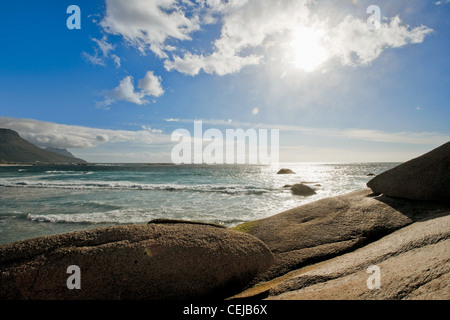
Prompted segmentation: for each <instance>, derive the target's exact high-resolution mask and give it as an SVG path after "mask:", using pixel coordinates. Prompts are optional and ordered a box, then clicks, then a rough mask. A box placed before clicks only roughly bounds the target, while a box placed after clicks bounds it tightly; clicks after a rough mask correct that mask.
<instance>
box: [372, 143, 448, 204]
mask: <svg viewBox="0 0 450 320" xmlns="http://www.w3.org/2000/svg"><path fill="white" fill-rule="evenodd" d="M367 186H368V187H369V188H370V189H372V191H373V192H374V193H382V194H385V195H387V196H391V197H397V198H405V199H412V200H430V201H447V202H448V201H450V142H448V143H446V144H444V145H443V146H441V147H439V148H437V149H435V150H433V151H431V152H429V153H427V154H425V155H423V156H421V157H418V158H416V159H413V160H411V161H408V162H406V163H404V164H401V165H399V166H397V167H395V168H393V169H391V170H389V171H386V172H384V173H382V174H380V175H378V176H377V177H375V178H374V179H372V180H371V181H369V182H368V183H367Z"/></svg>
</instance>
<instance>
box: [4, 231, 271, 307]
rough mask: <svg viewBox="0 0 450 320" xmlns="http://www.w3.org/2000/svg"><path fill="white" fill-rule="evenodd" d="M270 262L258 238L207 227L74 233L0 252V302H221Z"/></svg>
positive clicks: (12, 245) (25, 243)
mask: <svg viewBox="0 0 450 320" xmlns="http://www.w3.org/2000/svg"><path fill="white" fill-rule="evenodd" d="M272 260H273V256H272V254H271V252H270V250H269V249H268V248H267V246H266V245H265V244H264V243H262V242H261V241H260V240H258V239H257V238H255V237H253V236H251V235H246V234H243V233H239V232H235V231H232V230H229V229H225V228H218V227H215V226H211V225H201V224H190V223H179V222H178V223H150V224H148V225H131V226H118V227H110V228H102V229H96V230H90V231H81V232H75V233H70V234H63V235H55V236H47V237H41V238H36V239H30V240H25V241H20V242H16V243H11V244H7V245H3V246H1V247H0V299H33V300H34V299H38V300H42V299H84V300H86V299H87V300H91V299H102V300H103V299H133V300H137V299H145V300H185V299H214V298H225V297H227V296H229V295H230V294H232V293H233V292H236V291H239V290H241V289H242V288H243V287H244V286H246V285H247V284H248V283H249V282H250V281H251V280H252V279H253V278H254V277H255V276H256V275H257V274H259V273H261V272H263V271H265V270H266V269H267V268H268V267H269V266H270V265H271V263H272ZM69 266H77V267H79V275H80V277H79V280H80V284H81V289H76V288H75V289H72V290H70V289H69V288H68V285H67V282H68V281H69V282H70V283H72V281H74V283H75V284H76V282H77V281H76V278H71V279H69V278H70V277H72V276H74V277H75V276H76V272H77V271H76V270H75V269H73V270H75V271H73V270H72V269H69V270H68V268H69ZM68 271H69V273H68ZM72 272H75V273H73V274H72Z"/></svg>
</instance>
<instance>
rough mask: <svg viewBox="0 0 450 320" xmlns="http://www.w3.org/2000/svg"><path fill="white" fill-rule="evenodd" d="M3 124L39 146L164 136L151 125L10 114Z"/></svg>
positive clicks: (146, 141)
mask: <svg viewBox="0 0 450 320" xmlns="http://www.w3.org/2000/svg"><path fill="white" fill-rule="evenodd" d="M0 128H8V129H12V130H14V131H17V132H18V133H19V134H20V136H21V137H22V138H24V139H26V140H28V141H29V142H31V143H33V144H36V145H37V146H40V147H55V148H68V149H70V148H94V147H97V146H99V145H100V144H104V143H120V142H127V143H132V144H145V145H148V144H151V143H154V142H157V141H159V140H161V139H163V138H164V137H161V136H159V135H160V134H161V131H155V130H152V129H151V128H150V127H142V128H141V129H142V130H139V131H126V130H109V129H96V128H89V127H83V126H71V125H64V124H57V123H52V122H44V121H38V120H32V119H16V118H8V117H0Z"/></svg>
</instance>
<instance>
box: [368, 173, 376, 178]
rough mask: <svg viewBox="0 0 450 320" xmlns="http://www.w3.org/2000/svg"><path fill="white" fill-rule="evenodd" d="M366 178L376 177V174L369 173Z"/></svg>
mask: <svg viewBox="0 0 450 320" xmlns="http://www.w3.org/2000/svg"><path fill="white" fill-rule="evenodd" d="M366 176H367V177H375V174H374V173H368V174H367V175H366Z"/></svg>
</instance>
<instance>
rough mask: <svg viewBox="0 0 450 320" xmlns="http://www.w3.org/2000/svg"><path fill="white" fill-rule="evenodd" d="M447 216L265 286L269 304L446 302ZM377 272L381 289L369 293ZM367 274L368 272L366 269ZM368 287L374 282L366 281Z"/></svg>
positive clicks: (449, 273) (449, 279)
mask: <svg viewBox="0 0 450 320" xmlns="http://www.w3.org/2000/svg"><path fill="white" fill-rule="evenodd" d="M449 213H450V211H447V213H446V214H447V215H446V216H443V217H438V218H435V219H429V220H424V221H420V222H416V223H414V224H412V225H410V226H407V227H405V228H402V229H400V230H398V231H396V232H394V233H392V234H390V235H388V236H386V237H384V238H382V239H380V240H378V241H376V242H373V243H371V244H369V245H367V246H365V247H363V248H360V249H358V250H356V251H354V252H351V253H347V254H344V255H342V256H339V257H336V258H334V259H330V260H328V261H325V262H322V263H320V264H316V265H312V266H309V267H307V268H304V269H300V270H298V271H297V272H296V273H295V274H291V275H290V276H288V277H284V279H281V281H278V283H275V281H273V285H272V286H271V285H270V284H269V287H268V288H266V289H267V293H266V294H267V295H268V299H269V300H319V299H320V300H356V299H364V300H374V299H375V300H400V299H420V300H426V299H430V300H449V299H450V251H449V250H448V248H449V247H450V228H449V227H450V215H448V214H449ZM373 265H376V266H378V267H379V270H380V278H379V279H380V283H379V284H380V289H376V288H375V289H372V290H371V289H369V287H368V286H367V281H368V279H369V277H370V276H372V275H373V271H372V272H370V273H368V271H367V270H368V267H369V266H373ZM369 271H370V270H369ZM371 283H373V282H371Z"/></svg>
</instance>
